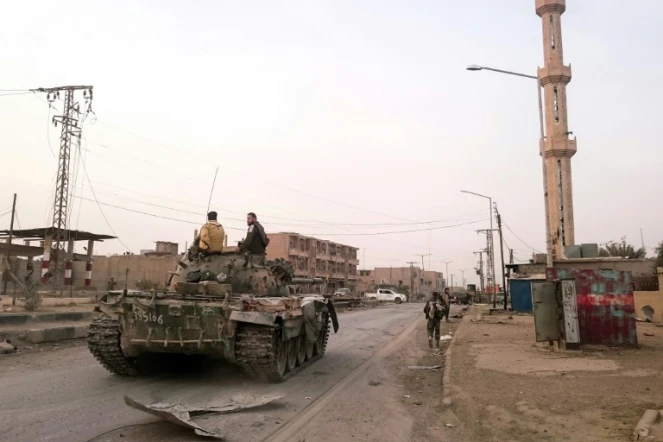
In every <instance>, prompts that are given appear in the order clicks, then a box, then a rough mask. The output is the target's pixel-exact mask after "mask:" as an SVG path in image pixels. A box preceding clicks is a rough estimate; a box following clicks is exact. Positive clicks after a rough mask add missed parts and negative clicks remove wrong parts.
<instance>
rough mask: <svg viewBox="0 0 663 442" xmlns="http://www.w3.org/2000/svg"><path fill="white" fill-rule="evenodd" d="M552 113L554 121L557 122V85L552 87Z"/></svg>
mask: <svg viewBox="0 0 663 442" xmlns="http://www.w3.org/2000/svg"><path fill="white" fill-rule="evenodd" d="M553 113H554V115H555V123H559V99H558V97H557V86H555V87H553Z"/></svg>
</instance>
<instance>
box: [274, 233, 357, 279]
mask: <svg viewBox="0 0 663 442" xmlns="http://www.w3.org/2000/svg"><path fill="white" fill-rule="evenodd" d="M268 235H269V246H268V247H267V258H268V259H278V258H281V259H285V260H286V261H288V262H289V263H290V264H292V266H293V268H294V270H295V276H301V277H309V278H314V277H317V278H328V281H329V282H328V283H327V290H328V291H331V290H336V289H339V288H350V289H351V290H355V289H356V284H357V280H358V278H359V277H358V275H357V266H358V265H359V260H358V259H357V251H358V250H359V249H357V248H356V247H352V246H348V245H344V244H338V243H335V242H332V241H326V240H322V239H318V238H313V237H310V236H303V235H300V234H298V233H292V232H280V233H269V234H268Z"/></svg>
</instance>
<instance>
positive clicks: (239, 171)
mask: <svg viewBox="0 0 663 442" xmlns="http://www.w3.org/2000/svg"><path fill="white" fill-rule="evenodd" d="M99 121H100V122H101V123H104V124H106V125H108V126H111V127H114V128H116V129H119V130H121V131H124V132H127V133H129V134H131V135H133V136H135V137H138V138H142V139H144V140H146V141H149V142H151V143H154V144H157V145H160V146H163V147H166V148H167V149H171V150H175V151H177V152H180V153H182V154H184V155H186V156H187V157H194V158H198V159H199V160H202V161H206V162H209V159H203V158H199V157H196V156H195V155H193V154H191V152H184V151H182V150H180V149H178V148H175V147H173V146H169V145H167V144H164V143H161V142H158V141H155V140H151V139H149V138H147V137H144V136H142V135H139V134H137V133H135V132H132V131H130V130H127V129H123V128H121V127H119V126H116V125H114V124H111V123H109V122H107V121H104V120H99ZM216 165H217V166H219V167H222V168H224V169H227V170H229V171H231V172H234V173H238V174H241V175H245V176H248V177H250V178H252V179H255V180H259V181H262V182H264V183H267V184H271V185H273V186H277V187H280V188H282V189H286V190H289V191H291V192H294V193H298V194H301V195H305V196H308V197H310V198H315V199H318V200H321V201H326V202H329V203H332V204H336V205H339V206H343V207H347V208H350V209H354V210H359V211H362V212H366V213H370V214H373V215H380V216H384V217H387V218H394V219H400V220H404V221H410V222H412V220H410V219H407V218H402V217H398V216H393V215H388V214H386V213H380V212H376V211H374V210H369V209H364V208H361V207H356V206H353V205H351V204H346V203H342V202H338V201H334V200H331V199H329V198H325V197H322V196H319V195H314V194H310V193H307V192H303V191H301V190H297V189H293V188H291V187H288V186H284V185H282V184H279V183H276V182H274V181H270V180H266V179H264V178H261V177H256V176H253V175H250V174H248V173H246V172H244V171H241V170H235V169H233V168H230V167H228V166H226V165H223V164H216Z"/></svg>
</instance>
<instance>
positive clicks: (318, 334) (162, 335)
mask: <svg viewBox="0 0 663 442" xmlns="http://www.w3.org/2000/svg"><path fill="white" fill-rule="evenodd" d="M292 275H293V272H292V268H291V267H290V266H289V264H288V263H287V262H285V261H282V260H279V261H266V260H265V259H264V257H260V256H252V255H247V254H240V253H237V252H223V253H219V254H213V255H202V254H197V255H195V256H187V257H186V258H184V259H183V260H182V261H180V262H179V263H178V266H177V269H176V270H175V271H174V272H170V276H169V279H168V281H167V283H166V287H167V288H166V289H165V290H161V291H157V290H152V291H139V290H127V289H126V288H125V289H124V290H114V291H109V292H108V293H107V294H105V295H104V296H103V297H102V299H101V300H100V301H99V303H98V305H97V307H96V310H97V311H99V312H101V314H100V315H99V316H97V317H96V318H95V319H94V320H93V322H92V324H91V326H90V331H89V335H88V347H89V349H90V351H91V352H92V354H93V355H94V356H95V357H96V358H97V359H98V360H99V362H100V363H101V364H102V365H103V366H104V367H106V368H107V369H108V370H109V371H111V372H112V373H115V374H118V375H125V376H137V375H141V374H144V373H146V372H147V371H151V370H152V369H154V368H155V367H154V366H150V364H149V363H147V364H146V363H145V360H146V359H148V360H149V358H146V357H144V356H149V355H151V354H157V353H161V354H163V353H170V354H184V355H206V356H210V357H214V358H219V359H224V360H226V361H229V362H231V363H234V364H237V365H239V366H241V367H242V368H243V369H244V371H245V372H246V373H247V374H248V375H250V376H251V377H253V378H256V379H259V380H265V381H270V382H280V381H284V380H286V379H288V378H289V377H291V376H293V375H295V374H296V373H298V372H300V371H301V370H303V369H304V368H306V367H308V366H309V365H311V364H313V363H314V362H316V361H317V360H319V359H320V358H321V357H322V356H323V355H324V354H325V350H326V348H327V340H328V338H329V334H330V330H331V327H333V329H334V332H337V331H338V320H337V317H336V311H335V310H334V305H333V303H332V301H331V299H327V298H325V297H323V296H321V295H317V294H296V291H298V290H297V287H298V286H299V287H300V288H301V287H302V286H305V285H312V284H320V283H322V280H320V279H314V278H294V277H293V276H292ZM330 323H331V324H330ZM153 365H154V364H153Z"/></svg>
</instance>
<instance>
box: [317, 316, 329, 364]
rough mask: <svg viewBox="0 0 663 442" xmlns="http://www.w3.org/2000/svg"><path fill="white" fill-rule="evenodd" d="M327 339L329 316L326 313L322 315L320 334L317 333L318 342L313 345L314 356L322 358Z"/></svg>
mask: <svg viewBox="0 0 663 442" xmlns="http://www.w3.org/2000/svg"><path fill="white" fill-rule="evenodd" d="M328 339H329V315H328V314H327V313H323V314H322V328H321V329H320V333H318V340H317V342H316V343H315V354H316V356H322V355H324V354H325V351H326V350H327V340H328Z"/></svg>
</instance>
